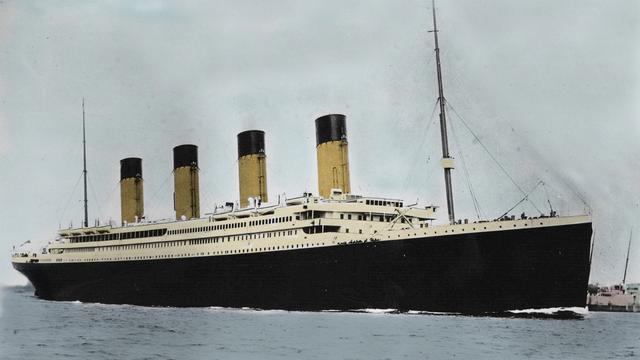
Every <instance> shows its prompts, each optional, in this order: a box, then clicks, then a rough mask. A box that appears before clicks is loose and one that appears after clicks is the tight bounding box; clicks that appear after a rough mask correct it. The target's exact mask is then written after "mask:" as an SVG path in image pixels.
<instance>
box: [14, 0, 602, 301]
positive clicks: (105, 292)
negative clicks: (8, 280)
mask: <svg viewBox="0 0 640 360" xmlns="http://www.w3.org/2000/svg"><path fill="white" fill-rule="evenodd" d="M435 20H436V19H435V10H434V13H433V21H434V31H433V33H434V38H435V56H436V65H437V78H438V93H439V96H438V102H439V106H440V128H441V138H442V153H443V154H442V155H443V157H442V166H443V169H444V178H445V190H446V194H447V210H448V215H449V217H448V219H449V221H448V222H447V223H445V224H436V223H434V220H435V219H436V216H435V212H436V207H433V206H428V207H417V206H407V205H406V204H405V203H404V202H403V201H402V200H397V199H389V198H382V197H370V196H360V195H356V194H353V193H352V191H351V187H350V179H349V161H348V146H349V143H348V141H347V131H346V117H345V116H344V115H341V114H329V115H325V116H321V117H319V118H317V119H316V120H315V127H316V151H317V166H318V190H319V191H318V195H313V194H310V193H305V194H303V195H302V196H299V197H295V198H287V199H279V201H278V202H273V203H269V199H268V191H267V172H266V168H267V167H266V160H267V156H266V152H265V136H264V132H262V131H259V130H249V131H245V132H241V133H240V134H238V135H237V140H238V168H239V171H238V173H239V182H240V194H239V200H240V201H239V205H236V204H235V203H227V206H226V207H224V208H218V209H216V210H215V211H214V212H213V213H210V214H204V215H202V216H201V214H200V200H199V186H200V184H199V163H198V148H197V146H195V145H191V144H187V145H180V146H177V147H175V148H174V149H173V174H174V185H175V190H174V209H175V221H164V222H163V221H158V222H154V221H150V220H147V219H145V216H144V201H143V198H144V196H143V195H144V192H143V177H142V160H141V159H139V158H126V159H123V160H121V162H120V169H121V172H120V175H121V177H120V178H121V180H120V186H121V220H122V225H121V226H115V225H114V224H110V225H107V226H93V227H91V226H89V224H88V221H87V211H86V156H85V172H84V174H85V218H84V224H83V226H82V227H79V228H70V229H64V230H60V231H59V232H58V237H57V240H56V241H54V242H52V243H50V244H49V245H47V246H46V247H44V248H43V249H41V250H39V251H36V252H28V251H23V250H21V249H17V250H16V251H15V252H14V253H13V254H12V263H13V266H14V268H15V269H17V270H18V271H19V272H21V273H22V274H24V275H25V276H26V277H27V278H28V279H29V281H30V282H31V283H32V284H33V286H34V287H35V295H36V296H38V297H40V298H42V299H48V300H67V301H74V300H79V301H82V302H99V303H109V304H135V305H145V306H176V307H188V306H193V307H202V306H220V307H250V308H257V309H286V310H310V311H316V310H356V309H365V308H378V309H398V310H400V311H410V310H415V311H437V312H458V313H487V312H501V311H506V310H512V309H530V308H550V307H575V306H578V307H584V306H585V298H586V290H587V281H588V277H589V270H590V259H589V253H590V238H591V232H592V230H591V218H590V216H589V215H579V216H558V215H557V214H555V213H553V212H552V213H551V214H549V215H540V216H536V217H526V216H520V217H518V218H517V219H516V218H515V217H514V216H503V217H500V218H499V219H496V220H491V221H475V222H473V221H472V222H469V221H467V220H461V219H458V218H456V216H455V213H454V202H453V195H452V186H451V170H452V169H453V167H454V164H453V158H452V157H451V156H450V154H449V149H448V141H447V122H446V114H445V101H446V100H445V97H444V95H443V86H442V75H441V74H442V73H441V64H440V54H439V46H438V33H437V26H436V23H435ZM83 114H84V112H83ZM83 119H84V115H83ZM83 123H84V121H83Z"/></svg>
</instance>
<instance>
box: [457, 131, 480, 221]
mask: <svg viewBox="0 0 640 360" xmlns="http://www.w3.org/2000/svg"><path fill="white" fill-rule="evenodd" d="M450 127H451V133H452V134H453V140H454V141H455V143H456V145H457V150H458V153H460V160H461V163H462V171H463V172H464V180H465V182H466V183H467V187H468V188H469V193H470V194H471V200H472V202H473V207H474V208H475V210H476V216H477V218H478V220H480V218H481V216H483V214H482V210H481V208H480V203H479V202H478V198H477V196H476V194H475V191H474V189H473V183H472V182H471V175H469V170H468V169H467V164H466V161H465V160H464V154H463V153H462V145H461V143H460V141H459V140H458V136H457V134H456V131H455V128H454V126H453V121H452V122H450Z"/></svg>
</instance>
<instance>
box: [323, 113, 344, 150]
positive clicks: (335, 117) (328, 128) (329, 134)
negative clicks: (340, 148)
mask: <svg viewBox="0 0 640 360" xmlns="http://www.w3.org/2000/svg"><path fill="white" fill-rule="evenodd" d="M343 138H344V139H346V138H347V117H346V116H344V115H342V114H329V115H325V116H321V117H319V118H317V119H316V146H317V145H320V144H324V143H326V142H329V141H336V140H341V139H343Z"/></svg>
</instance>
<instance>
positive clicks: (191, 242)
mask: <svg viewBox="0 0 640 360" xmlns="http://www.w3.org/2000/svg"><path fill="white" fill-rule="evenodd" d="M296 234H298V230H287V231H272V232H266V233H259V234H248V235H235V236H220V237H210V238H202V239H191V240H178V241H163V242H154V243H147V244H132V245H114V246H100V247H87V248H71V249H67V250H65V251H66V252H69V253H77V252H94V251H96V249H97V251H121V250H137V249H151V248H163V247H173V246H186V245H200V244H212V243H218V242H225V241H227V242H230V241H240V240H250V239H266V238H271V237H282V236H291V235H296ZM53 250H60V251H59V252H56V253H61V252H62V251H61V249H50V250H49V252H53Z"/></svg>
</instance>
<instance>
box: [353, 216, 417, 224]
mask: <svg viewBox="0 0 640 360" xmlns="http://www.w3.org/2000/svg"><path fill="white" fill-rule="evenodd" d="M345 218H346V219H347V220H351V219H352V215H351V214H340V220H344V219H345ZM394 218H395V216H394V215H392V216H384V215H366V214H364V215H363V214H359V215H358V220H371V221H376V220H377V221H380V222H385V221H386V222H391V221H392V220H393V219H394ZM400 221H401V222H402V223H403V224H404V223H405V219H404V217H403V218H402V219H401V220H400Z"/></svg>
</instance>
